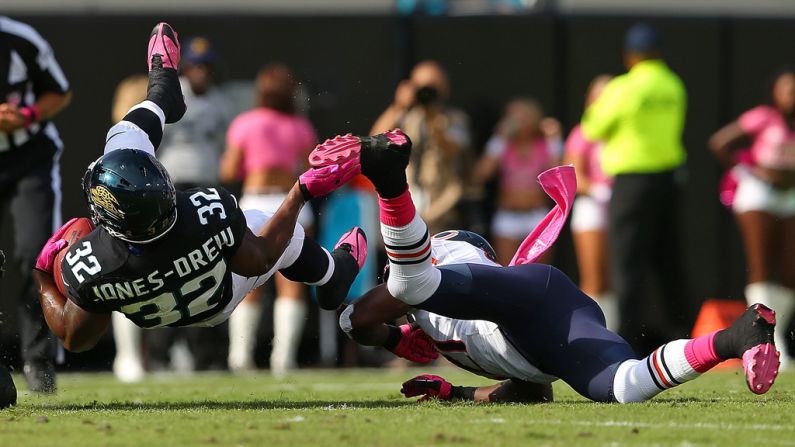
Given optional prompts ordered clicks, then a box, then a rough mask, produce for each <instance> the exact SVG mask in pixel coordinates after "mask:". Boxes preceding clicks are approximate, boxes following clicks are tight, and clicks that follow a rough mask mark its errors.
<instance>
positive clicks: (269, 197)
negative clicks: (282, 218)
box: [240, 192, 315, 228]
mask: <svg viewBox="0 0 795 447" xmlns="http://www.w3.org/2000/svg"><path fill="white" fill-rule="evenodd" d="M286 197H287V193H282V192H276V193H265V194H251V193H244V194H243V197H241V198H240V209H241V210H243V211H246V210H262V211H266V212H269V213H271V214H273V213H275V212H276V210H277V209H279V207H280V206H282V202H284V199H285V198H286ZM298 223H300V224H301V226H303V227H304V228H309V227H311V226H313V225H314V224H315V215H314V214H312V207H311V206H310V205H309V204H308V203H307V204H306V205H304V208H303V209H302V210H301V214H299V215H298Z"/></svg>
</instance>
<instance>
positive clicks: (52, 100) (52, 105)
mask: <svg viewBox="0 0 795 447" xmlns="http://www.w3.org/2000/svg"><path fill="white" fill-rule="evenodd" d="M70 102H72V92H66V93H56V92H47V93H43V94H42V95H41V96H39V98H38V100H37V101H36V108H38V109H39V115H40V120H42V121H44V120H49V119H51V118H53V117H54V116H55V115H57V114H58V113H59V112H60V111H61V110H63V109H64V108H65V107H66V106H68V105H69V103H70Z"/></svg>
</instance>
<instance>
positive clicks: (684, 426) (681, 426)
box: [472, 418, 795, 431]
mask: <svg viewBox="0 0 795 447" xmlns="http://www.w3.org/2000/svg"><path fill="white" fill-rule="evenodd" d="M472 422H475V423H481V424H494V423H504V422H506V421H505V420H504V419H501V418H497V419H478V420H475V421H472ZM516 422H522V423H524V424H531V425H533V424H535V425H577V426H581V427H632V428H664V429H677V430H691V429H701V430H773V431H795V426H793V425H783V424H721V423H713V422H693V423H679V422H667V423H655V422H640V421H637V422H636V421H598V422H597V421H564V420H562V419H520V420H517V421H516Z"/></svg>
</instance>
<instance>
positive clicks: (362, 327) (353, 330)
mask: <svg viewBox="0 0 795 447" xmlns="http://www.w3.org/2000/svg"><path fill="white" fill-rule="evenodd" d="M410 310H411V307H410V306H409V305H408V304H406V303H404V302H402V301H400V300H397V299H395V298H394V297H392V295H390V294H389V290H387V287H386V284H381V285H380V286H378V287H376V288H374V289H372V290H370V291H369V292H368V293H367V294H366V295H365V296H364V297H362V298H361V299H359V300H358V301H356V303H355V304H351V305H350V306H348V307H347V308H345V310H344V311H343V312H342V314H341V315H340V327H341V328H342V330H343V331H345V333H346V334H348V336H349V337H351V338H352V339H353V340H354V341H356V342H357V343H359V344H360V345H364V346H381V347H383V348H386V349H387V350H389V351H391V352H392V353H393V354H395V355H397V356H398V357H402V358H404V359H406V360H410V361H412V362H417V363H430V362H432V361H433V360H436V358H438V357H439V353H438V351H437V350H436V346H435V344H434V342H433V340H432V339H431V338H430V337H429V336H428V335H427V334H426V333H425V332H423V331H422V329H421V328H420V327H419V326H417V325H415V324H404V325H401V326H393V325H391V324H388V323H390V322H392V321H394V320H395V319H397V318H399V317H401V316H404V315H405V314H406V313H407V312H409V311H410Z"/></svg>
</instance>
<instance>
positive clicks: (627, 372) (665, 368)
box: [613, 340, 700, 404]
mask: <svg viewBox="0 0 795 447" xmlns="http://www.w3.org/2000/svg"><path fill="white" fill-rule="evenodd" d="M689 341H690V340H675V341H672V342H670V343H667V344H664V345H662V346H661V347H659V348H657V349H656V350H655V351H654V352H652V353H651V354H650V355H649V356H648V357H646V358H644V359H643V360H627V361H625V362H624V363H622V364H621V365H619V367H618V370H616V375H615V377H614V378H613V396H615V398H616V400H617V401H618V402H619V403H622V404H625V403H629V402H643V401H645V400H648V399H651V398H652V397H654V396H656V395H657V394H659V393H660V392H662V391H664V390H667V389H670V388H673V387H675V386H677V385H681V384H683V383H685V382H688V381H690V380H693V379H695V378H696V377H698V376H699V375H700V373H699V372H698V371H696V370H695V369H693V367H692V366H690V363H689V362H688V361H687V358H686V356H685V346H686V345H687V343H688V342H689Z"/></svg>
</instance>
